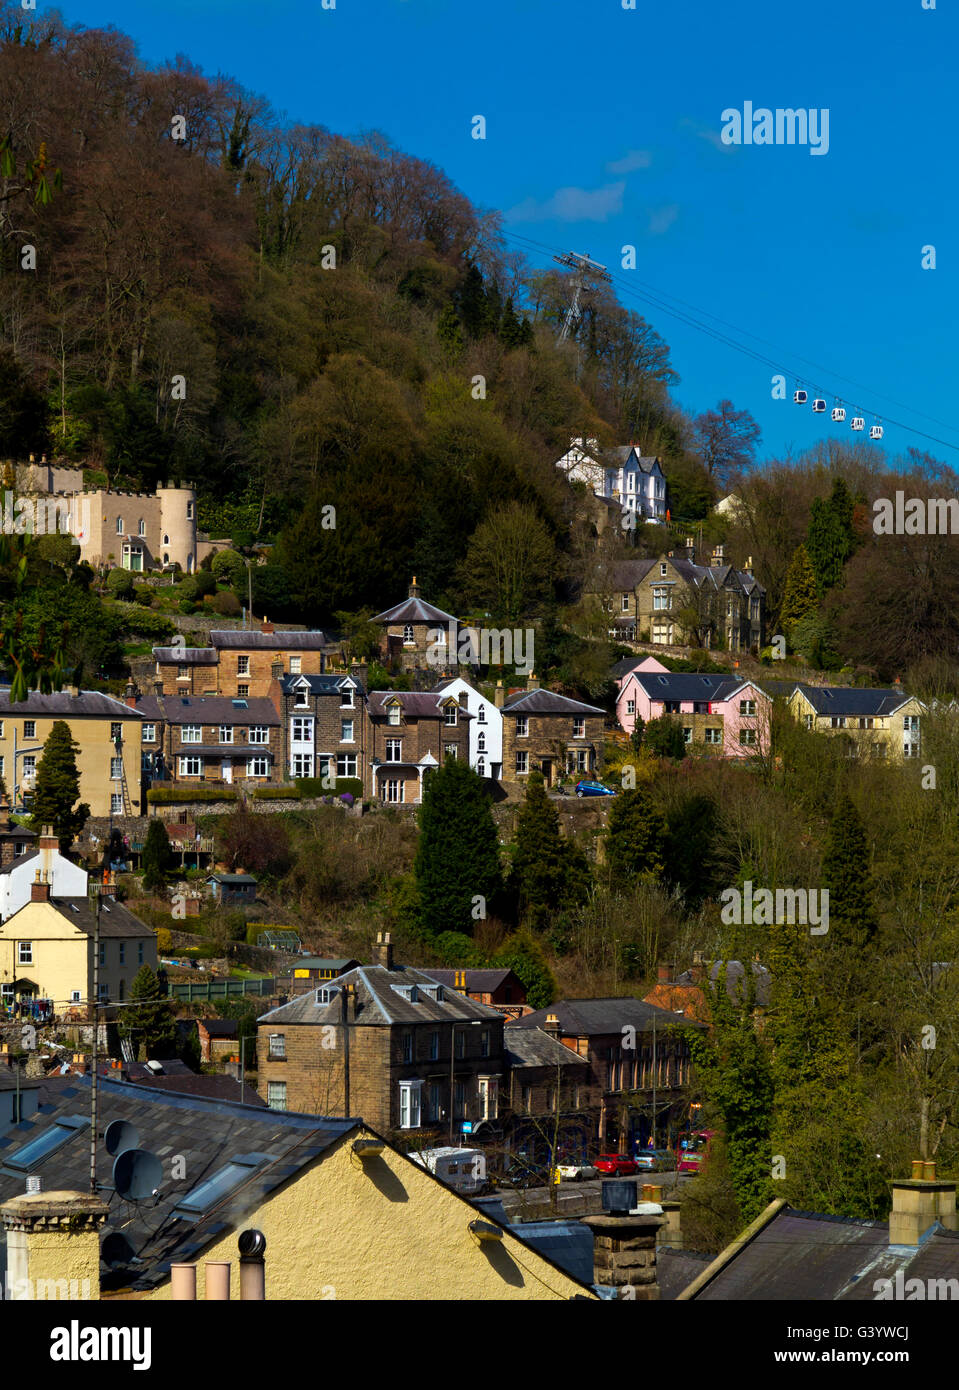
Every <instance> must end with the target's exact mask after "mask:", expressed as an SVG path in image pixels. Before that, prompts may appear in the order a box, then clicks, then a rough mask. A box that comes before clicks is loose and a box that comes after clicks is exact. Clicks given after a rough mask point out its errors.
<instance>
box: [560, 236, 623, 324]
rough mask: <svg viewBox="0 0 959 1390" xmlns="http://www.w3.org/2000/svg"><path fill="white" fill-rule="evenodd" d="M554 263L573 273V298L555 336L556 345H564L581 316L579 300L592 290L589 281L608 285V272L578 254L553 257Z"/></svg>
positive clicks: (596, 262) (597, 263)
mask: <svg viewBox="0 0 959 1390" xmlns="http://www.w3.org/2000/svg"><path fill="white" fill-rule="evenodd" d="M553 260H554V261H558V262H559V264H560V265H563V266H566V267H567V269H569V270H572V271H573V280H572V285H573V297H572V299H571V300H570V304H569V308H568V309H567V310H566V317H565V318H564V319H563V326H562V328H561V329H560V331H559V334H558V335H557V338H556V341H557V342H558V343H565V342H566V339H567V338H568V337H569V335H570V334H571V333H572V331H573V326H574V325H575V323H576V321H577V320H578V319H580V318H582V316H583V311H582V309H581V308H580V299H581V298H582V296H583V294H584V293H589V291H590V290H591V289H592V288H593V286H592V285H591V284H590V281H596V282H597V283H608V282H609V280H610V275H609V272H608V271H607V269H606V267H605V266H604V265H600V264H599V262H598V261H592V260H590V258H589V256H582V255H579V254H578V252H575V251H570V252H568V253H567V254H566V255H565V256H554V257H553Z"/></svg>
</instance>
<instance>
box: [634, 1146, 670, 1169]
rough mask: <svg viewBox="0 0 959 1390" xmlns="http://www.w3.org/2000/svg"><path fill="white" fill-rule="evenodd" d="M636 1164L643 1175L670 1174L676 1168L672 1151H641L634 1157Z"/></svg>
mask: <svg viewBox="0 0 959 1390" xmlns="http://www.w3.org/2000/svg"><path fill="white" fill-rule="evenodd" d="M636 1163H637V1165H638V1166H639V1168H640V1169H641V1171H642V1172H644V1173H671V1172H673V1171H674V1169H675V1167H676V1155H675V1154H674V1153H673V1151H672V1149H642V1150H641V1151H640V1152H639V1153H638V1154H637V1155H636Z"/></svg>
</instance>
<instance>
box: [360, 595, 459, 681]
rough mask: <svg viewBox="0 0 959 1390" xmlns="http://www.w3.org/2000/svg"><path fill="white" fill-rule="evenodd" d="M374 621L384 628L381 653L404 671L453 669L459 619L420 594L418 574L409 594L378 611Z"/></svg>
mask: <svg viewBox="0 0 959 1390" xmlns="http://www.w3.org/2000/svg"><path fill="white" fill-rule="evenodd" d="M372 621H373V622H374V623H379V625H380V626H381V627H382V629H383V636H382V639H381V642H380V656H381V659H382V660H383V661H384V662H385V663H387V664H389V665H392V666H396V667H399V668H400V669H401V670H403V671H417V670H422V671H425V670H433V671H435V672H436V674H437V675H440V674H451V673H452V672H453V669H454V668H455V666H456V652H455V650H454V649H455V646H456V633H457V621H458V620H457V619H456V618H454V617H453V615H452V613H444V612H443V610H442V608H436V607H434V605H433V604H432V603H427V602H426V601H425V600H424V599H422V598H420V589H419V585H418V584H417V582H416V576H415V575H414V576H413V582H412V584H411V585H410V589H409V595H408V597H407V598H405V599H404V600H403V602H402V603H397V604H394V605H393V607H392V608H387V609H386V610H385V611H384V612H382V613H377V614H376V616H375V617H374V618H373V620H372ZM444 647H445V649H446V650H447V652H449V653H450V655H449V659H448V660H446V661H444V660H443V659H442V655H441V652H442V648H444Z"/></svg>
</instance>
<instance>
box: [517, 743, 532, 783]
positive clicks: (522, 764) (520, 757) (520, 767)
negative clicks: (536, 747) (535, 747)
mask: <svg viewBox="0 0 959 1390" xmlns="http://www.w3.org/2000/svg"><path fill="white" fill-rule="evenodd" d="M528 775H529V753H527V751H526V749H525V748H521V749H520V750H519V752H518V753H517V754H516V776H517V777H526V776H528Z"/></svg>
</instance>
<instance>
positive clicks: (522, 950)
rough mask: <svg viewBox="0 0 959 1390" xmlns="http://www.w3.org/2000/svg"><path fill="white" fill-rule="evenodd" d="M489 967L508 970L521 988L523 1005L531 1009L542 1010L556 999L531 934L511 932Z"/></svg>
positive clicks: (551, 980)
mask: <svg viewBox="0 0 959 1390" xmlns="http://www.w3.org/2000/svg"><path fill="white" fill-rule="evenodd" d="M491 964H493V965H498V966H502V967H507V968H508V969H510V970H512V972H513V974H514V975H515V976H516V978H517V979H518V980H520V981H521V982H522V984H523V985H524V987H525V989H526V1002H527V1003H528V1004H529V1005H530V1007H531V1008H533V1009H545V1008H546V1006H547V1005H548V1004H552V1002H553V1000H554V999H555V998H556V981H555V980H554V978H553V975H552V972H551V971H550V968H549V965H548V964H547V961H546V955H545V953H544V951H543V948H542V946H541V945H540V944H539V942H538V941H537V940H536V938H535V936H533V935H532V933H531V932H528V931H523V930H521V931H517V932H513V934H512V936H508V937H507V938H506V940H505V941H504V942H503V944H502V946H500V948H499V950H498V951H497V952H496V954H495V955H494V956H493V959H492V962H491Z"/></svg>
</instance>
